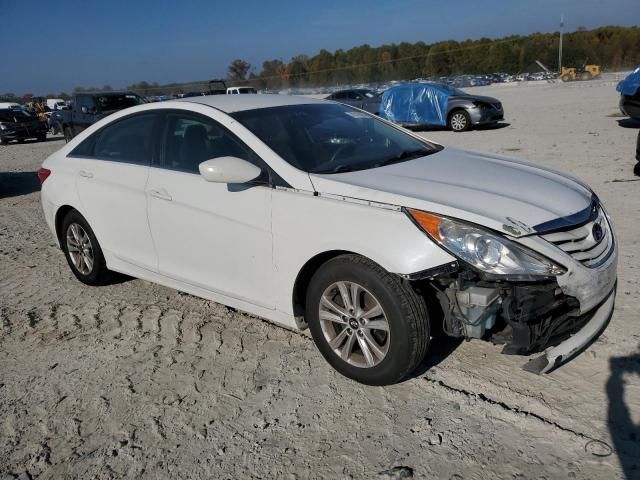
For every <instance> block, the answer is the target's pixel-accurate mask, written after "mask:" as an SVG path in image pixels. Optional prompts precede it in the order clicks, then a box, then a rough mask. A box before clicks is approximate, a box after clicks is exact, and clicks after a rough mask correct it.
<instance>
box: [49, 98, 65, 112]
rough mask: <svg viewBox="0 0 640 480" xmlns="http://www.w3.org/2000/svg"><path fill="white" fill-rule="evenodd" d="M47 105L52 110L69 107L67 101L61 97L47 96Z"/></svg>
mask: <svg viewBox="0 0 640 480" xmlns="http://www.w3.org/2000/svg"><path fill="white" fill-rule="evenodd" d="M47 107H49V109H50V110H64V109H65V108H67V102H65V101H64V100H63V99H61V98H47Z"/></svg>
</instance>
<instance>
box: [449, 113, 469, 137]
mask: <svg viewBox="0 0 640 480" xmlns="http://www.w3.org/2000/svg"><path fill="white" fill-rule="evenodd" d="M447 125H448V127H449V129H450V130H453V131H454V132H465V131H467V130H469V128H471V117H469V114H468V113H467V112H465V111H464V110H454V111H453V112H451V113H450V114H449V119H448V121H447Z"/></svg>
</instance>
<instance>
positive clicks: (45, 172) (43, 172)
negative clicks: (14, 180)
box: [38, 168, 51, 185]
mask: <svg viewBox="0 0 640 480" xmlns="http://www.w3.org/2000/svg"><path fill="white" fill-rule="evenodd" d="M49 175H51V170H49V169H48V168H41V169H40V170H38V178H39V179H40V185H42V184H43V183H44V181H45V180H46V179H47V178H49Z"/></svg>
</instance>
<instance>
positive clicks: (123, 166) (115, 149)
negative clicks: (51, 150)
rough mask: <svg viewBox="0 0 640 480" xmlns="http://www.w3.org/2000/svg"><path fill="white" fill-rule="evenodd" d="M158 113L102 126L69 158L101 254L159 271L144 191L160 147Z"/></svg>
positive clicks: (83, 211) (85, 214)
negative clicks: (153, 158) (155, 153)
mask: <svg viewBox="0 0 640 480" xmlns="http://www.w3.org/2000/svg"><path fill="white" fill-rule="evenodd" d="M160 118H161V117H160V116H159V115H158V114H157V113H155V112H140V113H136V114H133V115H130V116H127V117H124V118H121V119H118V120H116V121H115V122H113V123H110V124H109V125H107V126H105V127H103V128H101V129H100V130H98V131H97V132H95V133H94V134H92V135H91V136H90V137H88V138H87V139H86V140H84V141H83V142H82V143H81V144H80V145H79V146H78V147H76V148H75V149H74V150H73V151H72V152H71V154H70V155H69V156H70V157H71V160H72V161H73V163H74V165H75V166H76V169H77V172H76V185H77V189H78V194H79V196H80V202H81V209H82V212H81V213H82V214H83V215H84V216H85V217H86V218H87V221H88V222H89V224H90V225H91V228H93V230H94V232H95V233H96V236H97V238H98V241H99V242H100V244H101V246H102V248H103V250H106V251H108V252H109V253H111V254H113V255H114V256H116V257H118V258H119V259H120V260H123V261H125V262H127V263H131V264H133V265H137V266H139V267H143V268H145V269H148V270H153V271H155V270H156V269H157V256H156V253H155V249H154V246H153V242H152V240H151V233H150V231H149V223H148V221H147V201H146V193H145V187H146V185H147V179H148V177H149V165H150V163H151V157H152V155H153V154H154V150H155V145H157V141H156V140H157V134H156V133H155V129H156V128H157V123H158V120H159V119H160Z"/></svg>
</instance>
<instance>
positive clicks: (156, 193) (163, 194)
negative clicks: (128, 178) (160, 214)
mask: <svg viewBox="0 0 640 480" xmlns="http://www.w3.org/2000/svg"><path fill="white" fill-rule="evenodd" d="M147 193H148V194H149V195H150V196H152V197H155V198H159V199H160V200H166V201H168V202H170V201H171V200H173V198H172V197H171V195H169V193H168V192H167V191H166V190H165V189H164V188H163V189H161V190H149V191H147Z"/></svg>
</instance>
